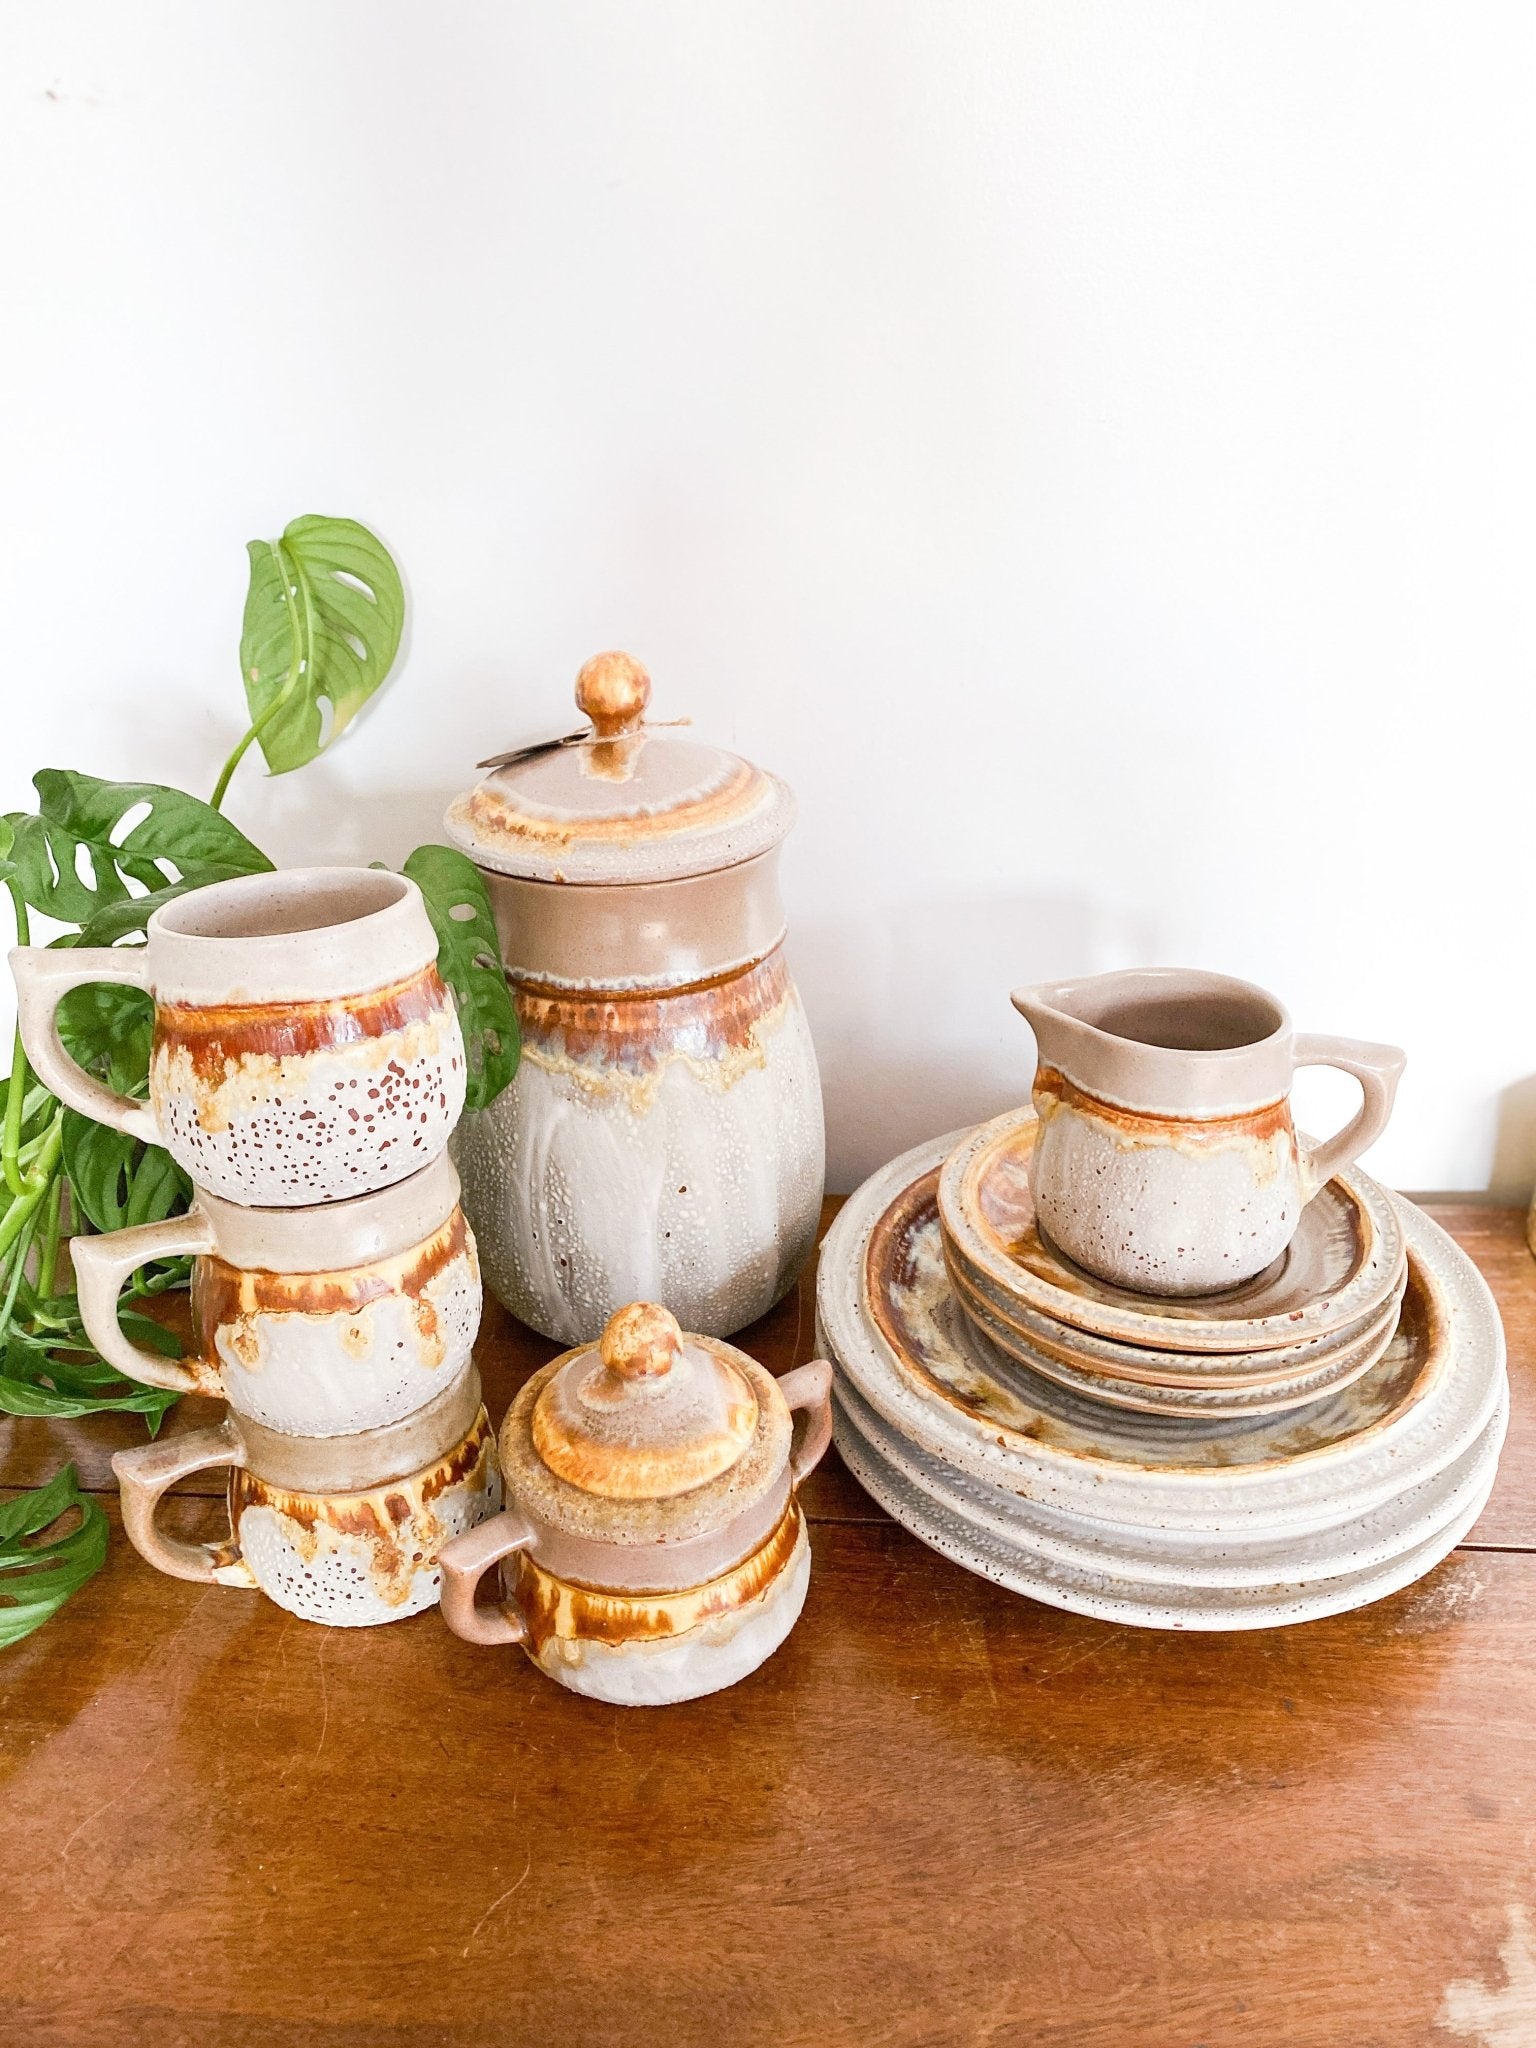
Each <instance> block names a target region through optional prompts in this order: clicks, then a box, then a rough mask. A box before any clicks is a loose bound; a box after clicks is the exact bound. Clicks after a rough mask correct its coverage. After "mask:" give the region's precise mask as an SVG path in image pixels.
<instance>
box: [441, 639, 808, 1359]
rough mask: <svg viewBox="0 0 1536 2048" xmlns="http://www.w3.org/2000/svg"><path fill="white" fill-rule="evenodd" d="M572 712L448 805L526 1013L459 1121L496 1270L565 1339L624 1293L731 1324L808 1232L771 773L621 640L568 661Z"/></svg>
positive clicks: (711, 1324)
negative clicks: (488, 1096) (649, 718)
mask: <svg viewBox="0 0 1536 2048" xmlns="http://www.w3.org/2000/svg"><path fill="white" fill-rule="evenodd" d="M576 696H577V703H578V706H579V707H580V709H581V710H582V712H583V713H584V714H585V716H586V717H587V718H588V719H589V720H590V721H591V725H590V729H589V730H588V731H587V732H585V733H584V734H580V735H577V736H576V738H575V742H574V743H573V744H569V745H562V746H554V747H546V748H542V749H533V750H531V751H524V752H522V753H519V754H514V755H511V756H508V757H506V758H505V759H504V760H503V761H502V762H499V763H490V764H486V765H490V766H492V767H494V769H495V773H494V774H493V775H492V776H491V777H489V778H488V779H487V781H485V782H484V783H482V784H481V785H480V786H479V787H478V788H477V789H476V790H474V791H472V792H471V793H470V794H469V795H468V796H466V797H464V798H461V799H460V800H459V801H458V802H457V803H455V804H454V805H453V806H452V807H451V808H450V810H449V813H448V820H447V823H448V829H449V831H450V833H452V834H453V835H454V836H455V837H457V838H458V840H459V842H460V844H462V845H463V846H464V847H465V848H466V850H467V851H469V852H470V854H471V855H472V856H473V857H474V859H475V860H477V861H478V862H479V863H480V865H481V866H482V867H483V868H484V870H485V872H486V879H487V886H488V888H489V889H490V892H491V896H492V900H493V902H494V904H495V907H496V917H497V924H498V927H499V930H500V934H501V942H502V957H503V960H504V962H505V964H506V968H507V974H508V979H509V981H510V983H511V985H512V992H513V997H514V1000H515V1002H516V1004H517V1010H518V1016H519V1020H520V1022H521V1025H522V1039H523V1055H522V1061H521V1064H520V1066H519V1069H518V1072H517V1074H516V1076H515V1077H514V1079H513V1081H512V1084H511V1086H510V1087H509V1088H507V1089H506V1090H505V1091H504V1092H503V1094H502V1095H501V1096H499V1097H498V1098H497V1100H496V1101H495V1102H494V1103H492V1104H491V1106H490V1108H489V1109H487V1110H485V1111H483V1112H481V1113H480V1114H479V1115H477V1116H473V1117H470V1118H467V1119H466V1121H465V1123H464V1125H463V1127H462V1129H461V1131H460V1133H459V1136H458V1138H457V1140H456V1144H455V1153H456V1157H457V1159H458V1161H459V1166H460V1170H461V1172H462V1173H463V1176H464V1188H465V1206H466V1208H467V1210H468V1213H469V1216H470V1219H471V1221H472V1222H473V1224H474V1227H475V1232H476V1235H477V1237H478V1239H479V1243H480V1252H481V1257H482V1259H483V1260H484V1265H485V1276H486V1281H487V1283H488V1285H489V1286H490V1287H491V1289H492V1291H493V1292H494V1293H495V1294H496V1295H497V1296H498V1297H499V1298H500V1299H501V1300H502V1301H503V1302H505V1303H506V1305H507V1307H508V1308H510V1309H511V1310H512V1312H513V1314H514V1315H516V1316H518V1317H520V1318H521V1319H522V1320H523V1321H524V1322H526V1323H529V1324H531V1325H532V1327H533V1328H534V1329H537V1330H541V1331H543V1333H544V1334H545V1335H546V1336H550V1337H554V1338H556V1339H557V1340H559V1341H560V1342H562V1343H566V1344H573V1343H582V1342H585V1341H587V1340H589V1339H591V1338H593V1337H595V1336H596V1335H597V1333H598V1332H599V1330H601V1328H602V1327H603V1324H604V1323H605V1322H606V1321H607V1319H608V1317H609V1316H610V1315H611V1314H612V1313H613V1312H614V1310H616V1309H618V1308H620V1307H621V1306H622V1305H623V1304H624V1303H625V1302H627V1301H631V1300H634V1299H636V1298H645V1297H653V1298H655V1299H657V1300H661V1301H665V1302H667V1303H668V1304H669V1306H670V1307H672V1308H673V1309H674V1310H675V1311H676V1312H677V1314H678V1316H679V1317H680V1318H681V1320H682V1321H683V1323H684V1324H685V1325H686V1326H687V1327H688V1328H689V1329H692V1330H698V1331H701V1332H703V1333H705V1334H707V1335H713V1336H729V1335H730V1334H731V1333H732V1332H733V1331H735V1330H739V1329H741V1328H743V1327H744V1326H745V1325H746V1324H747V1323H750V1322H753V1321H755V1320H756V1318H757V1317H758V1316H760V1315H762V1314H764V1313H765V1311H766V1310H768V1309H769V1308H771V1307H772V1305H773V1303H774V1302H775V1301H777V1300H778V1299H779V1297H780V1296H781V1295H782V1294H783V1293H784V1292H785V1291H786V1290H787V1289H788V1287H789V1286H790V1285H791V1284H792V1283H793V1281H794V1278H795V1276H796V1274H797V1273H798V1271H799V1269H800V1267H801V1265H802V1264H803V1263H804V1261H805V1259H806V1258H807V1256H808V1255H809V1253H810V1250H811V1247H812V1245H813V1244H814V1242H815V1234H816V1226H817V1220H818V1217H819V1213H820V1207H821V1197H822V1191H823V1186H824V1181H825V1149H826V1148H825V1135H824V1130H823V1121H822V1105H821V1084H820V1078H819V1076H818V1074H817V1069H816V1056H815V1052H814V1049H813V1048H812V1045H811V1037H810V1032H809V1030H808V1028H807V1025H806V1020H805V1013H804V1011H803V1009H802V1008H801V1004H800V998H799V996H798V994H797V992H796V990H795V987H794V984H793V982H792V981H791V979H790V976H789V971H788V968H787V966H786V964H785V959H784V952H783V944H782V942H783V937H784V912H783V906H782V903H781V902H780V899H779V891H778V880H777V860H778V846H779V842H780V840H781V839H782V838H783V836H784V833H785V832H786V831H787V830H788V829H789V826H790V824H791V822H792V820H793V815H794V806H793V801H792V799H791V797H790V795H789V792H788V790H787V789H786V788H785V787H784V785H783V784H782V783H780V782H778V781H777V779H776V778H774V777H773V776H770V775H766V774H765V773H764V772H763V771H762V770H760V769H757V768H754V767H752V766H751V764H749V763H747V762H745V761H742V760H741V759H739V758H738V757H737V756H736V755H734V754H727V753H722V752H721V751H720V750H719V749H717V748H714V747H709V746H706V745H704V744H702V743H700V742H697V741H693V740H688V739H683V738H680V737H678V736H677V735H676V734H674V733H671V732H668V731H665V730H661V729H658V728H656V727H654V726H651V725H649V724H648V723H647V722H646V718H645V711H646V705H647V702H648V700H649V696H650V682H649V678H648V677H647V676H646V674H645V671H644V669H643V668H641V666H640V664H639V663H638V662H636V661H635V660H634V659H633V657H631V656H629V655H623V654H605V655H600V656H597V657H595V658H594V659H593V661H591V662H589V663H588V664H587V666H586V667H585V668H584V669H583V670H582V672H581V675H580V677H578V679H577V690H576Z"/></svg>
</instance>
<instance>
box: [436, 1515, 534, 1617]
mask: <svg viewBox="0 0 1536 2048" xmlns="http://www.w3.org/2000/svg"><path fill="white" fill-rule="evenodd" d="M532 1541H533V1525H532V1524H531V1523H530V1522H529V1521H528V1519H527V1518H526V1516H524V1515H520V1514H519V1513H518V1512H517V1509H516V1508H504V1509H503V1510H502V1512H501V1513H500V1514H499V1515H492V1517H491V1519H490V1520H489V1521H488V1522H481V1523H479V1524H478V1525H477V1526H476V1527H475V1528H473V1529H466V1530H465V1531H464V1533H463V1535H462V1536H455V1537H454V1538H453V1539H452V1541H451V1542H448V1543H445V1544H444V1545H443V1547H442V1549H441V1550H440V1551H439V1552H438V1554H437V1565H438V1570H439V1571H440V1572H441V1573H442V1575H443V1601H442V1605H443V1619H444V1621H446V1622H447V1624H448V1626H449V1627H450V1628H451V1629H452V1630H453V1632H454V1634H455V1635H456V1636H462V1637H463V1638H464V1640H465V1642H466V1643H521V1642H523V1641H524V1640H525V1639H526V1637H527V1634H528V1630H527V1628H526V1626H525V1625H524V1622H523V1618H522V1616H521V1615H520V1614H519V1613H518V1611H517V1609H516V1608H515V1607H514V1606H512V1604H511V1603H510V1602H509V1601H506V1600H500V1601H498V1602H497V1603H496V1605H495V1606H494V1607H480V1606H477V1605H476V1602H475V1594H476V1593H477V1592H478V1590H479V1587H480V1581H481V1580H482V1579H483V1578H484V1577H485V1575H486V1573H487V1572H488V1571H489V1570H490V1568H491V1566H492V1565H493V1564H500V1562H501V1560H502V1559H503V1558H504V1557H510V1556H511V1555H512V1553H513V1552H514V1551H516V1550H526V1549H527V1547H528V1545H529V1544H530V1543H531V1542H532Z"/></svg>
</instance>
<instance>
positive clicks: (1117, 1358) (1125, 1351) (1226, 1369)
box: [944, 1240, 1408, 1389]
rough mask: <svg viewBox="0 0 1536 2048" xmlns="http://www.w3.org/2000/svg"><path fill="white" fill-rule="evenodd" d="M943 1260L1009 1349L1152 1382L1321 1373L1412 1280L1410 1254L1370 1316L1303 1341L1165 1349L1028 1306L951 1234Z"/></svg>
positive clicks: (1237, 1381)
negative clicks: (968, 1259) (966, 1256)
mask: <svg viewBox="0 0 1536 2048" xmlns="http://www.w3.org/2000/svg"><path fill="white" fill-rule="evenodd" d="M944 1259H945V1263H946V1264H947V1265H948V1267H949V1277H950V1280H951V1282H952V1283H953V1285H954V1288H955V1291H956V1293H957V1294H959V1296H960V1297H961V1300H962V1301H963V1302H964V1304H965V1306H966V1309H967V1310H968V1311H969V1312H970V1313H972V1314H973V1315H975V1314H977V1312H978V1311H980V1312H981V1315H982V1316H984V1318H985V1320H986V1322H987V1324H988V1326H989V1327H994V1326H995V1327H996V1328H998V1329H1001V1330H1003V1331H1006V1332H1007V1337H1006V1338H1001V1337H1000V1338H999V1340H998V1341H999V1342H1000V1343H1001V1344H1002V1348H1003V1349H1004V1350H1005V1351H1007V1352H1008V1353H1009V1354H1010V1355H1011V1356H1016V1357H1019V1358H1024V1359H1025V1360H1026V1362H1029V1354H1036V1353H1038V1354H1040V1355H1041V1356H1043V1357H1045V1358H1048V1359H1059V1360H1060V1361H1061V1362H1062V1363H1063V1364H1065V1365H1070V1366H1073V1367H1074V1368H1076V1370H1078V1371H1080V1372H1088V1373H1094V1374H1098V1375H1100V1376H1102V1377H1105V1378H1113V1379H1116V1380H1131V1381H1137V1380H1140V1381H1145V1382H1146V1383H1147V1384H1149V1385H1151V1386H1154V1387H1174V1386H1187V1387H1232V1388H1239V1389H1242V1388H1249V1387H1257V1386H1270V1385H1274V1384H1275V1383H1276V1382H1279V1381H1284V1380H1294V1379H1299V1378H1303V1377H1305V1376H1306V1375H1308V1374H1310V1373H1314V1372H1320V1371H1321V1370H1322V1368H1323V1367H1325V1366H1332V1365H1336V1364H1337V1363H1338V1362H1339V1360H1340V1358H1341V1356H1343V1355H1344V1354H1346V1353H1351V1352H1355V1351H1357V1350H1358V1348H1359V1346H1360V1345H1361V1344H1362V1343H1363V1342H1364V1341H1365V1340H1366V1339H1367V1338H1369V1337H1371V1336H1373V1335H1375V1334H1377V1333H1378V1332H1379V1331H1381V1330H1382V1329H1387V1330H1391V1329H1392V1328H1393V1327H1394V1326H1395V1324H1396V1322H1397V1314H1398V1309H1399V1307H1400V1306H1401V1303H1402V1298H1403V1289H1404V1287H1405V1285H1406V1284H1407V1279H1408V1264H1407V1260H1406V1259H1405V1260H1404V1261H1403V1265H1402V1268H1401V1270H1400V1271H1399V1273H1398V1276H1397V1279H1396V1280H1395V1282H1394V1283H1393V1285H1392V1286H1391V1287H1390V1288H1389V1289H1388V1291H1387V1295H1386V1299H1385V1300H1384V1301H1382V1302H1380V1303H1378V1305H1377V1306H1376V1307H1375V1308H1373V1309H1372V1310H1371V1311H1370V1313H1369V1314H1368V1315H1365V1316H1361V1317H1360V1318H1358V1320H1356V1321H1355V1322H1352V1323H1345V1324H1344V1325H1343V1326H1342V1327H1341V1328H1339V1329H1337V1330H1330V1331H1329V1332H1328V1333H1327V1335H1326V1336H1322V1337H1307V1338H1304V1339H1303V1340H1302V1342H1301V1343H1299V1344H1276V1345H1271V1346H1269V1347H1267V1348H1266V1349H1264V1350H1262V1351H1166V1350H1158V1349H1156V1348H1154V1347H1153V1346H1151V1345H1148V1344H1126V1343H1123V1342H1122V1341H1121V1340H1120V1339H1119V1338H1116V1337H1097V1336H1095V1335H1093V1333H1092V1332H1091V1331H1088V1330H1080V1329H1076V1328H1074V1326H1073V1325H1072V1324H1071V1323H1064V1322H1061V1321H1059V1320H1058V1319H1057V1318H1056V1317H1055V1316H1048V1315H1045V1314H1043V1313H1042V1312H1041V1311H1040V1310H1038V1309H1031V1308H1026V1307H1024V1306H1023V1305H1022V1304H1021V1303H1020V1302H1019V1300H1018V1298H1017V1296H1014V1295H1010V1294H1009V1292H1008V1290H1007V1289H1005V1288H1002V1287H999V1286H998V1285H997V1284H996V1282H995V1281H993V1280H990V1279H988V1277H987V1276H986V1275H985V1274H984V1273H979V1272H978V1271H977V1270H976V1268H975V1267H974V1266H967V1265H965V1264H964V1263H963V1262H962V1261H961V1260H960V1259H959V1258H958V1257H957V1256H956V1254H955V1248H954V1246H953V1245H952V1244H950V1243H949V1242H948V1241H947V1240H946V1241H945V1244H944Z"/></svg>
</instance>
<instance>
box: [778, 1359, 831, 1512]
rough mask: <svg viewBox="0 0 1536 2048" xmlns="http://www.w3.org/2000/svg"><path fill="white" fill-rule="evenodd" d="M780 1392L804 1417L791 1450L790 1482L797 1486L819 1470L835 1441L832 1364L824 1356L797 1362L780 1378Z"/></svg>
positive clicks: (792, 1411) (791, 1409) (791, 1407)
mask: <svg viewBox="0 0 1536 2048" xmlns="http://www.w3.org/2000/svg"><path fill="white" fill-rule="evenodd" d="M779 1392H780V1393H781V1394H782V1395H783V1396H784V1399H785V1400H786V1401H787V1402H788V1403H789V1407H790V1412H791V1413H792V1414H793V1413H795V1412H796V1411H798V1412H799V1413H801V1414H803V1415H804V1417H805V1426H804V1428H803V1429H800V1430H797V1432H796V1440H795V1441H794V1442H793V1443H792V1444H791V1446H790V1452H789V1477H790V1483H791V1484H792V1485H794V1486H798V1485H799V1484H800V1482H801V1481H802V1480H803V1479H808V1478H809V1477H810V1475H811V1474H812V1473H813V1472H814V1471H815V1470H816V1467H817V1466H818V1465H819V1464H820V1463H821V1460H822V1457H823V1455H824V1454H825V1452H826V1448H827V1445H828V1444H829V1443H831V1441H832V1368H831V1366H830V1365H829V1364H828V1363H827V1361H826V1359H824V1358H813V1359H812V1360H811V1361H810V1363H809V1364H808V1365H797V1366H796V1367H795V1369H794V1370H793V1372H787V1373H785V1374H784V1376H783V1378H782V1379H781V1380H780V1381H779Z"/></svg>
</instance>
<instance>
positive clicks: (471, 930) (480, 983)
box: [403, 846, 521, 1110]
mask: <svg viewBox="0 0 1536 2048" xmlns="http://www.w3.org/2000/svg"><path fill="white" fill-rule="evenodd" d="M403 872H404V873H405V874H407V875H409V876H410V878H411V880H412V881H413V882H414V883H415V884H416V886H417V888H418V889H420V891H421V893H422V895H423V897H424V898H425V899H426V905H427V915H428V916H429V917H430V918H431V920H432V929H433V930H434V931H435V932H436V933H437V971H438V973H439V974H440V975H441V976H442V977H443V979H444V981H446V982H447V983H448V985H449V987H450V988H451V989H452V990H453V993H454V999H455V1001H456V1002H457V1004H458V1009H459V1028H460V1030H461V1031H462V1032H463V1033H464V1054H465V1065H466V1068H467V1076H468V1085H467V1088H466V1091H465V1097H464V1106H465V1108H466V1109H472V1110H473V1109H484V1108H485V1106H486V1104H487V1103H488V1102H494V1101H495V1100H496V1097H497V1096H498V1095H499V1094H500V1093H501V1091H502V1089H503V1088H505V1087H506V1085H507V1083H508V1082H509V1081H510V1080H511V1078H512V1076H513V1075H514V1074H515V1073H516V1072H517V1060H518V1053H519V1051H520V1049H521V1040H520V1036H519V1033H518V1028H517V1012H516V1010H514V1009H513V1007H512V995H511V991H510V990H509V989H508V987H507V977H506V974H505V972H504V970H503V968H502V964H501V944H500V941H499V940H498V939H497V936H496V919H495V917H494V916H493V914H492V911H491V902H490V898H489V897H488V896H487V895H486V893H485V882H484V880H483V879H482V877H481V874H480V870H479V869H478V868H477V867H476V866H475V864H474V862H473V861H472V860H470V859H468V858H467V857H466V856H465V855H464V854H462V853H460V852H458V851H457V849H456V848H454V847H451V846H418V847H417V849H416V851H415V852H414V853H413V854H412V855H411V857H410V859H409V860H408V861H407V862H406V863H405V867H404V870H403Z"/></svg>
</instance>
